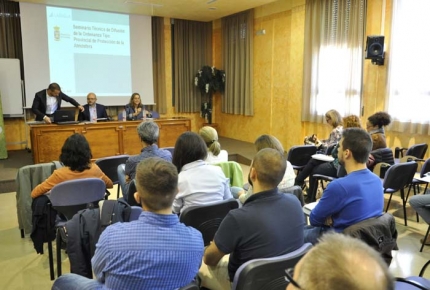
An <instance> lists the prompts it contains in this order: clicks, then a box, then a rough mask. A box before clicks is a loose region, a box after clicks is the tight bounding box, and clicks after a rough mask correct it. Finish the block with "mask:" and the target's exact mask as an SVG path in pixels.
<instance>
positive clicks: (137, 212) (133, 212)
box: [129, 206, 142, 222]
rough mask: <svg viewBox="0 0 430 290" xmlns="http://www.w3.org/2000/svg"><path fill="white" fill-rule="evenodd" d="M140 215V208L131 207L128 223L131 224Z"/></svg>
mask: <svg viewBox="0 0 430 290" xmlns="http://www.w3.org/2000/svg"><path fill="white" fill-rule="evenodd" d="M141 213H142V208H141V207H140V206H132V207H131V213H130V219H129V221H130V222H131V221H135V220H137V219H138V218H139V216H140V214H141Z"/></svg>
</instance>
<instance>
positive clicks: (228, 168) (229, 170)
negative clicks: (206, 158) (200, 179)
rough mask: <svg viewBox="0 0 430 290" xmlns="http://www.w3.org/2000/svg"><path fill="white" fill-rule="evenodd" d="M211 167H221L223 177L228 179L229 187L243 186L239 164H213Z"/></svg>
mask: <svg viewBox="0 0 430 290" xmlns="http://www.w3.org/2000/svg"><path fill="white" fill-rule="evenodd" d="M212 165H216V166H219V167H221V169H222V171H223V172H224V175H225V177H227V178H229V179H230V186H238V187H242V186H243V171H242V166H240V164H239V163H237V162H236V161H226V162H218V163H213V164H212Z"/></svg>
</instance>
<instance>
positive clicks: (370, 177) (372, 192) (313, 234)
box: [304, 128, 384, 244]
mask: <svg viewBox="0 0 430 290" xmlns="http://www.w3.org/2000/svg"><path fill="white" fill-rule="evenodd" d="M371 149H372V139H371V138H370V135H369V134H368V133H367V132H366V131H364V130H363V129H361V128H348V129H346V130H344V131H343V133H342V139H341V140H340V142H339V149H338V158H339V163H340V164H341V165H343V166H344V167H345V169H346V172H347V173H348V175H347V176H345V177H343V178H338V179H336V180H334V181H332V182H330V183H329V184H328V186H327V188H326V190H324V193H323V195H322V197H321V199H320V200H319V202H318V204H317V205H316V207H315V208H314V209H313V210H312V212H311V214H310V218H309V220H310V223H311V226H307V227H306V229H305V234H304V236H305V242H310V243H312V244H315V243H317V239H318V238H319V237H320V235H321V234H322V233H324V232H325V231H327V230H329V229H334V230H335V231H337V232H342V231H343V230H344V229H345V228H347V227H349V226H351V225H353V224H356V223H358V222H360V221H362V220H365V219H368V218H372V217H377V216H380V215H382V211H383V207H384V189H383V188H382V183H381V180H380V179H379V177H378V176H376V175H375V174H373V173H372V172H371V171H370V170H369V169H367V167H366V162H367V159H368V158H369V153H370V150H371Z"/></svg>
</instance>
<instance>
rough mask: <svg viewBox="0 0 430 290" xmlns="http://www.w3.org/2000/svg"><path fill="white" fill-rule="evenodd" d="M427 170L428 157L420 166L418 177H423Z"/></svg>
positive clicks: (428, 167)
mask: <svg viewBox="0 0 430 290" xmlns="http://www.w3.org/2000/svg"><path fill="white" fill-rule="evenodd" d="M428 172H430V158H429V159H427V160H426V161H425V162H424V164H423V166H422V167H421V171H420V177H424V175H426V173H428Z"/></svg>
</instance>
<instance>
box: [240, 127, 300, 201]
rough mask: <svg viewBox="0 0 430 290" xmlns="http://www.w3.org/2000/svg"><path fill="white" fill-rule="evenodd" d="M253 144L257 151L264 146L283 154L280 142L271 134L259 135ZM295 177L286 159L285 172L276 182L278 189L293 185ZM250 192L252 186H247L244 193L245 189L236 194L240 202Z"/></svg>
mask: <svg viewBox="0 0 430 290" xmlns="http://www.w3.org/2000/svg"><path fill="white" fill-rule="evenodd" d="M254 145H255V149H256V150H257V152H258V151H260V150H262V149H265V148H272V149H275V150H277V151H279V152H280V153H281V154H282V155H284V154H285V151H284V147H283V146H282V144H281V142H280V141H279V140H278V139H277V138H276V137H275V136H272V135H261V136H260V137H258V138H257V140H255V142H254ZM295 178H296V174H295V173H294V169H293V166H292V165H291V163H290V162H289V161H287V167H286V169H285V174H284V177H283V178H282V180H281V182H280V183H279V184H278V189H279V190H282V189H286V188H288V187H291V186H293V185H294V179H295ZM252 193H253V189H252V186H250V187H249V189H248V191H247V192H246V193H245V191H241V192H239V194H238V195H239V200H240V202H241V203H244V202H245V201H246V200H247V199H248V197H250V196H251V195H252Z"/></svg>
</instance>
